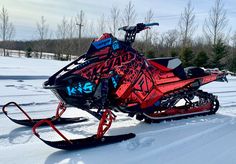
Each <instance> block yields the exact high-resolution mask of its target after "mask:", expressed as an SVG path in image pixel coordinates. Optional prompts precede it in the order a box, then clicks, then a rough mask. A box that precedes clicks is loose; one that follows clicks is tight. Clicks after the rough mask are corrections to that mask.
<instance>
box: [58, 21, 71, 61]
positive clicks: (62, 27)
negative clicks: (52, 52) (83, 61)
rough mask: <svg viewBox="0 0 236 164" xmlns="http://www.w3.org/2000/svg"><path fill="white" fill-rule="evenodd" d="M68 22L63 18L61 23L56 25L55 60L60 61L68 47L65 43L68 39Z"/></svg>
mask: <svg viewBox="0 0 236 164" xmlns="http://www.w3.org/2000/svg"><path fill="white" fill-rule="evenodd" d="M68 29H69V26H68V21H67V20H66V18H65V17H64V18H63V19H62V22H61V23H60V24H58V25H57V31H56V37H57V45H56V53H57V58H58V59H62V55H63V54H66V51H67V47H68V45H67V44H65V43H66V39H68Z"/></svg>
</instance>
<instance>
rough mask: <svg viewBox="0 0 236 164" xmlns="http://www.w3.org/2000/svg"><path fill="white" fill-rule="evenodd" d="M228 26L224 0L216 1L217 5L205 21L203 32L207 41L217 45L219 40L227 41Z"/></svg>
mask: <svg viewBox="0 0 236 164" xmlns="http://www.w3.org/2000/svg"><path fill="white" fill-rule="evenodd" d="M227 26H228V19H227V17H226V10H225V9H224V3H223V1H222V0H216V1H215V5H214V6H213V7H212V9H211V10H210V12H209V17H208V18H207V19H206V20H205V23H204V27H203V31H204V33H205V35H206V37H207V39H208V40H209V41H210V42H211V43H212V44H213V45H215V44H216V43H217V41H218V40H224V39H225V34H224V32H225V30H226V28H227Z"/></svg>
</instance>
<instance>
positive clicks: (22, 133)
mask: <svg viewBox="0 0 236 164" xmlns="http://www.w3.org/2000/svg"><path fill="white" fill-rule="evenodd" d="M92 125H94V123H92V122H91V123H87V124H84V125H83V124H74V125H60V126H58V129H60V130H61V129H64V131H67V132H69V133H73V134H78V135H79V134H80V135H81V134H83V135H91V134H90V133H88V132H86V131H85V130H81V127H83V126H86V127H87V126H92ZM41 131H42V133H48V132H51V129H50V128H46V129H45V128H44V129H42V130H41ZM33 136H34V134H33V133H32V128H31V127H19V128H16V129H13V130H12V131H11V132H10V133H9V134H8V135H6V136H5V137H4V138H7V139H8V141H9V143H10V144H25V143H28V142H29V141H30V140H31V139H32V137H33ZM1 138H2V137H1V136H0V139H1ZM19 138H20V141H19V140H18V139H19ZM35 139H36V138H35Z"/></svg>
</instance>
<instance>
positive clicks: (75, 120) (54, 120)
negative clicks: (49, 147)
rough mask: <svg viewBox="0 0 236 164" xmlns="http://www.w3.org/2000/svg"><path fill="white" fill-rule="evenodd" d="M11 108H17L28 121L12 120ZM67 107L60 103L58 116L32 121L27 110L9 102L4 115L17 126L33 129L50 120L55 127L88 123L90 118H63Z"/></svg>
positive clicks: (4, 109)
mask: <svg viewBox="0 0 236 164" xmlns="http://www.w3.org/2000/svg"><path fill="white" fill-rule="evenodd" d="M9 106H15V107H17V108H18V109H19V110H20V111H21V112H22V113H23V114H24V115H25V116H26V118H27V119H23V120H17V119H14V118H11V117H10V116H9V115H8V112H7V110H6V108H7V107H9ZM65 110H66V107H65V106H64V104H63V103H62V102H60V103H59V104H58V107H57V112H56V115H55V116H53V117H50V118H42V119H32V118H31V117H30V116H29V115H28V114H27V113H26V112H25V110H23V109H22V108H21V107H20V105H19V104H17V103H16V102H9V103H7V104H5V105H4V106H3V108H2V111H3V113H4V114H5V115H6V116H7V117H8V118H9V119H10V120H11V121H13V122H15V123H16V124H19V125H24V126H29V127H33V126H34V125H35V124H36V123H37V122H39V121H40V120H44V119H47V120H50V121H51V122H52V123H53V124H54V125H59V124H70V123H78V122H84V121H88V118H85V117H75V118H63V117H61V115H62V114H63V113H64V112H65Z"/></svg>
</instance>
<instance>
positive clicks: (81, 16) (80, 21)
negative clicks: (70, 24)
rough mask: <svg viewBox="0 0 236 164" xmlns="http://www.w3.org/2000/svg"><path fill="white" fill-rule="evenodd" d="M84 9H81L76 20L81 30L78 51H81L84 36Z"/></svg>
mask: <svg viewBox="0 0 236 164" xmlns="http://www.w3.org/2000/svg"><path fill="white" fill-rule="evenodd" d="M84 17H85V14H84V11H83V10H80V13H79V14H77V16H76V17H75V21H76V25H77V27H78V31H79V42H78V49H77V50H78V51H81V37H82V27H84V24H85V21H84Z"/></svg>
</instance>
